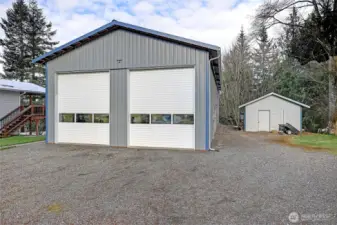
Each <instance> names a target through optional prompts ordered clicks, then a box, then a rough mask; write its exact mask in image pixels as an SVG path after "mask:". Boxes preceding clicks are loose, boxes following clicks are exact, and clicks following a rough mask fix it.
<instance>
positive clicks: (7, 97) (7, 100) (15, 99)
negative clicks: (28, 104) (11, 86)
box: [0, 90, 20, 118]
mask: <svg viewBox="0 0 337 225" xmlns="http://www.w3.org/2000/svg"><path fill="white" fill-rule="evenodd" d="M19 106H20V93H19V92H13V91H3V90H0V118H2V117H4V116H5V115H7V114H8V113H9V112H11V111H12V110H14V109H15V108H17V107H19Z"/></svg>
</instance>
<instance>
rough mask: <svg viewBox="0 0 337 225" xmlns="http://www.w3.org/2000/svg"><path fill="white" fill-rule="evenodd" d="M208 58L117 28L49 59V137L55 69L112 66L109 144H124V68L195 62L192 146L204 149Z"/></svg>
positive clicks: (200, 52) (51, 134) (50, 134)
mask: <svg viewBox="0 0 337 225" xmlns="http://www.w3.org/2000/svg"><path fill="white" fill-rule="evenodd" d="M208 58H209V53H208V52H206V51H203V50H198V49H194V48H190V47H186V46H183V45H179V44H175V43H171V42H168V41H164V40H160V39H156V38H152V37H148V36H144V35H140V34H137V33H132V32H129V31H125V30H116V31H114V32H112V33H110V34H107V35H106V36H103V37H101V38H99V39H97V40H94V41H92V42H90V43H88V44H86V45H83V46H82V47H80V48H77V49H74V50H73V51H71V52H69V53H66V54H65V55H63V56H60V57H58V58H56V59H54V60H52V61H50V62H48V77H49V79H48V107H49V111H48V116H49V120H48V141H49V142H54V141H55V132H54V130H55V124H54V123H55V85H56V74H57V73H63V72H69V73H71V72H76V71H82V72H83V71H95V70H112V71H111V73H110V74H111V89H112V90H111V93H112V94H113V93H114V96H111V110H112V112H111V133H110V135H111V145H117V146H126V142H127V126H125V125H127V124H126V122H125V124H124V121H127V120H126V118H125V117H126V116H127V107H126V104H127V101H126V100H127V96H126V94H127V93H126V91H127V85H126V84H127V71H128V70H129V69H139V68H151V69H153V68H160V67H163V68H170V67H172V68H174V67H182V66H195V70H196V115H195V120H196V124H195V126H196V145H195V146H196V149H205V136H206V130H205V124H206V123H205V121H206V114H205V111H206V107H205V97H206V92H205V91H206V89H205V74H206V65H207V63H208ZM117 69H120V70H117ZM124 97H125V98H124ZM116 104H117V105H116ZM124 104H125V105H124ZM121 105H122V106H121ZM114 106H115V107H117V109H115V108H114ZM117 118H118V119H117ZM124 118H125V120H124ZM114 124H117V128H116V127H113V126H114Z"/></svg>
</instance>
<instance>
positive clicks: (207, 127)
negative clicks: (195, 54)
mask: <svg viewBox="0 0 337 225" xmlns="http://www.w3.org/2000/svg"><path fill="white" fill-rule="evenodd" d="M220 57H221V54H219V55H217V56H216V57H214V58H211V59H209V60H208V62H209V65H210V67H211V65H212V64H211V62H212V61H214V60H216V59H219V58H220ZM209 69H211V68H209ZM208 75H209V73H208ZM220 75H221V74H220ZM207 81H209V76H208V77H207ZM209 86H210V85H209V82H208V86H207V87H208V90H207V99H206V102H207V106H206V107H207V111H206V112H208V113H206V115H207V122H206V124H207V126H206V131H207V134H206V135H208V137H209V136H210V134H209V120H210V117H209V111H210V107H209ZM207 141H209V138H208V139H207ZM208 144H209V143H208ZM208 151H217V152H218V151H219V150H216V149H214V148H211V147H210V146H209V149H208Z"/></svg>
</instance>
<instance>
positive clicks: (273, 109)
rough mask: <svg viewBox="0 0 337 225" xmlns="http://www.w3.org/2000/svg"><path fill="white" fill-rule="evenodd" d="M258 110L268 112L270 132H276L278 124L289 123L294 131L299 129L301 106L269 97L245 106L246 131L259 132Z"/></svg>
mask: <svg viewBox="0 0 337 225" xmlns="http://www.w3.org/2000/svg"><path fill="white" fill-rule="evenodd" d="M259 110H270V130H278V129H279V124H283V123H290V124H291V125H293V126H294V127H295V128H296V129H298V130H300V129H301V106H298V105H296V104H293V103H291V102H288V101H285V100H283V99H280V98H278V97H275V96H269V97H267V98H264V99H262V100H260V101H258V102H254V103H252V104H250V105H247V106H246V121H245V122H246V131H258V130H259V127H258V111H259ZM283 112H284V114H283Z"/></svg>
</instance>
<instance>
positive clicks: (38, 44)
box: [26, 0, 58, 85]
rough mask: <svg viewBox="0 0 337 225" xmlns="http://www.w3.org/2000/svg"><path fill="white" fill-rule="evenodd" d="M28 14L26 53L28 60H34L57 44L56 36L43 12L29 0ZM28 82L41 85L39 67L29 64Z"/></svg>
mask: <svg viewBox="0 0 337 225" xmlns="http://www.w3.org/2000/svg"><path fill="white" fill-rule="evenodd" d="M28 9H29V13H28V20H27V27H26V39H27V53H28V57H29V58H30V59H34V58H36V57H38V56H39V55H42V54H44V53H45V52H46V51H49V50H51V49H52V48H53V46H55V45H56V44H58V42H55V41H53V37H54V35H55V34H56V31H55V30H52V23H51V22H47V21H46V17H45V16H44V15H43V11H42V9H41V8H39V7H38V4H37V2H36V0H30V1H29V5H28ZM29 71H30V74H31V76H30V80H31V82H33V83H37V84H40V85H43V84H44V83H45V77H44V76H43V75H41V74H43V68H42V67H41V65H36V64H33V63H30V68H29Z"/></svg>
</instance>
